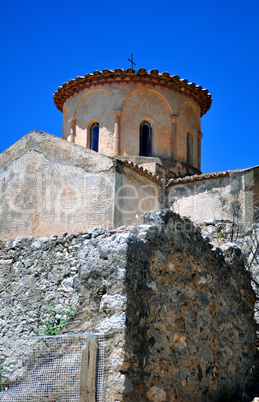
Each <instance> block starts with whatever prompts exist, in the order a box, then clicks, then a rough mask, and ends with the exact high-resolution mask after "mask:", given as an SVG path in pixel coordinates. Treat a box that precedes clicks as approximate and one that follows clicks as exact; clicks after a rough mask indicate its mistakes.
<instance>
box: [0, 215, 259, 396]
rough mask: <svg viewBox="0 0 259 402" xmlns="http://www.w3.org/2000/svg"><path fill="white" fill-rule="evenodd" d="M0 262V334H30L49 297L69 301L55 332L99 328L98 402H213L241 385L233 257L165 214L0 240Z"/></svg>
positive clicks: (239, 264) (244, 365) (245, 328)
mask: <svg viewBox="0 0 259 402" xmlns="http://www.w3.org/2000/svg"><path fill="white" fill-rule="evenodd" d="M0 262H1V268H0V270H1V277H2V288H1V297H2V301H3V304H2V305H0V318H1V323H0V324H1V334H2V336H11V335H13V334H15V335H18V334H28V333H30V332H31V331H32V327H33V326H34V327H35V326H36V322H38V320H39V318H40V312H42V311H44V310H45V309H46V308H47V307H48V306H49V305H50V304H55V305H57V304H59V305H61V306H65V305H67V304H69V303H70V304H71V303H72V304H74V305H77V309H76V314H75V316H74V317H73V319H72V320H71V321H70V322H69V324H68V326H67V327H66V331H67V332H76V333H79V332H87V331H90V330H91V331H96V332H104V333H105V334H106V352H105V378H104V394H105V400H106V401H174V400H179V401H209V400H212V401H213V400H214V401H215V400H219V398H220V397H221V396H222V395H231V394H233V393H236V395H238V394H241V393H242V392H243V390H244V388H246V386H247V384H248V379H249V380H250V377H251V375H250V373H251V372H253V370H252V368H253V366H256V362H257V360H256V350H255V342H256V328H255V323H254V320H253V308H254V303H255V296H254V292H253V290H252V288H251V285H250V276H249V273H248V272H247V271H246V270H245V268H244V258H243V255H242V253H241V251H240V249H238V248H237V247H232V248H231V247H230V248H227V247H226V248H225V250H224V252H222V250H221V249H219V248H218V247H214V248H212V246H211V245H210V244H209V243H208V242H207V241H206V240H204V239H203V238H202V236H201V235H200V233H199V231H197V229H195V228H194V226H193V225H192V224H191V222H190V221H187V220H182V219H181V218H180V217H179V215H177V214H174V213H173V212H172V211H170V210H162V211H156V212H152V213H147V214H146V215H145V218H144V224H143V225H141V226H132V227H128V228H125V227H122V228H119V229H117V230H116V231H108V230H107V231H105V230H102V229H95V230H93V231H91V232H89V233H83V234H78V235H64V236H54V237H52V238H49V239H47V238H45V239H38V240H29V239H20V240H16V241H13V240H9V241H8V242H0ZM29 284H31V286H29ZM14 287H15V288H14ZM19 295H20V296H22V295H23V297H18V296H19ZM76 303H77V304H76ZM14 317H16V318H15V319H14ZM249 376H250V377H249ZM248 377H249V378H248Z"/></svg>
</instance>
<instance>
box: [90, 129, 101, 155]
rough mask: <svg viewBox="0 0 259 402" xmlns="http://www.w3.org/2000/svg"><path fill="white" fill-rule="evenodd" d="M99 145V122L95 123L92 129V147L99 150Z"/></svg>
mask: <svg viewBox="0 0 259 402" xmlns="http://www.w3.org/2000/svg"><path fill="white" fill-rule="evenodd" d="M98 146H99V123H94V124H93V125H92V127H91V129H90V149H92V150H93V151H96V152H98Z"/></svg>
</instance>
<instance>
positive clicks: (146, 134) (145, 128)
mask: <svg viewBox="0 0 259 402" xmlns="http://www.w3.org/2000/svg"><path fill="white" fill-rule="evenodd" d="M151 143H152V127H151V124H150V123H148V122H147V121H144V122H143V123H141V125H140V146H139V155H140V156H151Z"/></svg>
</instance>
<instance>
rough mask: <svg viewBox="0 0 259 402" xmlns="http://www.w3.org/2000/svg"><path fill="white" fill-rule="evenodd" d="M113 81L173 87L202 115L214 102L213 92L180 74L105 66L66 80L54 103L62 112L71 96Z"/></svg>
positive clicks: (55, 94) (55, 96)
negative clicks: (198, 108) (197, 106)
mask: <svg viewBox="0 0 259 402" xmlns="http://www.w3.org/2000/svg"><path fill="white" fill-rule="evenodd" d="M112 82H117V83H121V82H136V83H139V82H141V83H143V84H150V85H152V86H155V85H158V86H160V87H165V88H169V89H172V90H173V91H175V92H178V93H180V94H183V95H185V96H186V97H188V98H190V99H192V100H194V101H195V102H197V103H198V105H199V106H200V108H201V116H202V115H203V114H205V113H206V112H207V111H208V110H209V108H210V106H211V102H212V97H211V94H210V93H209V91H208V90H207V89H203V88H202V87H201V86H200V85H196V84H194V83H193V82H188V80H187V79H185V78H184V79H180V77H179V76H178V75H170V74H169V73H168V72H163V73H159V72H158V70H156V69H153V70H150V71H148V72H147V71H146V69H145V68H139V69H138V70H137V72H135V70H134V69H133V68H128V69H127V70H124V69H122V68H116V69H115V70H109V69H107V68H105V69H104V70H103V71H99V70H96V71H94V72H93V74H86V75H85V76H79V77H76V78H74V79H70V80H69V81H68V82H65V83H64V84H63V85H62V86H60V87H58V90H57V91H56V92H55V93H54V95H53V98H54V103H55V105H56V107H57V108H58V110H60V111H61V112H62V111H63V105H64V103H65V102H66V100H67V99H68V98H69V97H70V96H72V95H74V94H76V93H77V92H79V91H81V90H83V89H86V88H89V87H90V86H91V85H94V86H96V85H104V84H111V83H112Z"/></svg>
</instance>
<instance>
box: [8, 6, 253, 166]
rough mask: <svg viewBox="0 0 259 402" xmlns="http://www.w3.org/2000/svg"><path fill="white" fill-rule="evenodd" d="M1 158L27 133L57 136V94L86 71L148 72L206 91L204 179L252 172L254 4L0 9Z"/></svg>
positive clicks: (203, 154)
mask: <svg viewBox="0 0 259 402" xmlns="http://www.w3.org/2000/svg"><path fill="white" fill-rule="evenodd" d="M0 35H1V56H2V57H1V60H2V62H1V64H0V72H1V107H0V110H1V134H0V152H2V151H3V150H5V149H6V148H8V147H9V146H11V145H12V144H13V143H14V142H16V141H18V140H19V139H20V138H21V137H23V136H24V135H25V134H27V133H28V132H29V131H31V130H34V129H36V130H42V131H46V132H48V133H50V134H54V135H57V136H61V132H62V114H61V112H59V111H58V110H57V109H56V107H55V105H54V103H53V98H52V95H53V93H54V92H55V91H56V89H57V88H58V86H59V85H62V84H63V82H66V81H68V80H69V79H70V78H75V77H76V76H78V75H85V74H86V73H92V72H93V71H94V70H103V69H104V68H110V69H114V68H117V67H120V68H125V69H126V68H128V67H130V63H129V62H128V58H129V57H130V56H131V53H134V59H135V61H136V64H137V66H136V68H137V69H138V68H140V67H145V68H146V69H147V70H150V69H152V68H157V69H158V70H159V71H160V72H163V71H168V72H169V73H170V74H172V75H173V74H178V75H179V76H180V78H187V79H188V81H189V82H195V83H196V84H197V85H201V86H202V87H203V88H208V90H209V91H210V92H211V94H212V97H213V101H212V106H211V109H210V110H209V111H208V112H207V114H206V115H205V116H203V117H202V120H201V127H202V132H203V140H202V166H201V169H202V171H203V172H210V171H219V170H227V169H238V168H245V167H250V166H255V165H258V164H259V152H258V150H259V113H258V108H259V102H258V96H259V80H258V72H259V52H258V44H259V2H258V0H247V1H246V2H244V1H242V2H241V1H239V0H233V1H232V0H225V1H222V0H219V1H214V0H212V1H195V2H194V1H193V0H182V1H162V2H158V1H153V0H150V1H146V0H144V1H136V0H131V1H127V2H123V1H116V0H115V1H113V2H108V1H103V0H99V1H98V2H90V1H78V0H74V1H71V0H70V1H68V0H62V1H60V0H53V1H49V0H44V1H41V0H34V1H26V0H23V1H20V0H19V1H17V0H13V1H12V0H10V1H7V0H5V1H2V2H1V6H0Z"/></svg>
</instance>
